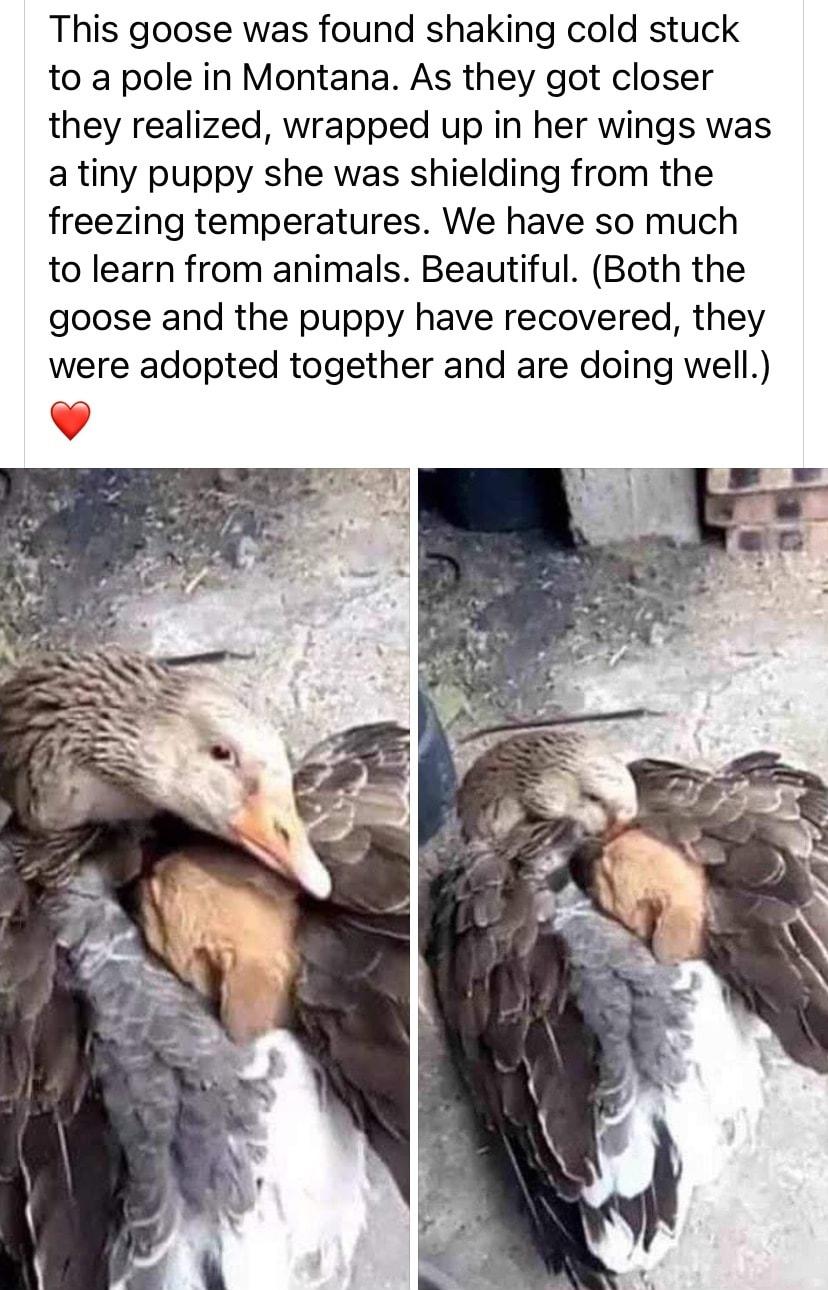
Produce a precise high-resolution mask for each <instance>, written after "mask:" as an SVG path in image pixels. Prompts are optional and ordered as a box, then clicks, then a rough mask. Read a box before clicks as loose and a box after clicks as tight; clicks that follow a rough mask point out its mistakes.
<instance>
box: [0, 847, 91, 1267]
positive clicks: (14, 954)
mask: <svg viewBox="0 0 828 1290" xmlns="http://www.w3.org/2000/svg"><path fill="white" fill-rule="evenodd" d="M12 841H13V840H12V839H11V838H10V837H9V835H8V834H7V835H5V837H4V838H3V839H0V1243H1V1244H2V1246H3V1247H4V1250H5V1253H6V1256H7V1258H8V1261H9V1265H10V1266H9V1268H8V1269H7V1275H8V1277H9V1280H8V1282H7V1281H4V1282H3V1284H4V1285H5V1284H9V1285H10V1286H13V1287H16V1286H18V1285H19V1286H20V1287H21V1290H22V1288H23V1287H28V1286H29V1285H35V1284H37V1285H38V1286H41V1287H43V1290H57V1287H60V1288H61V1290H84V1288H86V1290H106V1286H107V1284H108V1281H107V1275H106V1247H107V1240H108V1237H109V1233H110V1228H111V1220H112V1215H113V1211H114V1205H115V1199H114V1197H115V1188H116V1182H117V1179H116V1173H115V1168H114V1157H113V1153H112V1149H111V1148H112V1143H111V1134H110V1131H109V1127H108V1124H107V1120H106V1115H105V1113H104V1110H103V1107H102V1105H101V1102H100V1099H99V1097H98V1095H97V1092H96V1090H95V1088H94V1086H93V1083H92V1079H91V1070H90V1064H89V1058H88V1050H87V1042H86V1039H87V1036H86V1026H85V1021H84V1018H83V1016H82V1013H81V1010H80V1007H79V1005H78V1002H77V1000H76V998H75V997H74V995H73V994H72V992H71V990H70V989H69V988H68V985H67V975H68V973H67V962H66V956H65V953H64V951H63V950H62V949H61V947H60V946H59V945H58V943H57V939H56V937H55V934H54V929H53V927H52V925H51V922H50V920H49V917H48V914H47V910H46V908H45V907H44V901H43V900H42V899H39V898H38V897H37V896H35V895H33V893H32V892H31V890H30V889H29V888H28V887H27V885H26V884H25V883H24V882H23V881H22V880H21V878H20V876H19V873H18V867H17V858H16V855H15V848H14V846H13V844H12ZM35 1267H36V1268H37V1274H35ZM12 1269H14V1271H12ZM12 1278H14V1279H12Z"/></svg>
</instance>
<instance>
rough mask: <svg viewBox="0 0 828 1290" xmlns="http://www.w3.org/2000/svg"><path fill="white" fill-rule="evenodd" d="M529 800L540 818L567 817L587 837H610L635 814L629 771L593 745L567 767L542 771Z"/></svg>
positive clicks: (611, 756) (609, 754)
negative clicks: (578, 826) (578, 825)
mask: <svg viewBox="0 0 828 1290" xmlns="http://www.w3.org/2000/svg"><path fill="white" fill-rule="evenodd" d="M530 797H531V803H532V806H533V808H534V810H535V811H536V812H537V813H538V814H539V815H540V816H541V818H545V819H555V818H559V817H562V816H564V817H567V818H569V819H571V820H573V821H574V822H575V823H576V824H580V826H581V828H582V829H583V830H584V833H585V834H586V835H587V836H588V837H596V838H608V837H611V836H614V835H615V834H616V833H617V832H619V831H621V830H622V829H624V828H626V826H627V825H628V824H630V823H631V822H632V821H633V820H634V819H635V817H636V815H637V814H638V797H637V794H636V789H635V783H634V781H633V778H632V775H631V774H630V772H629V770H628V769H627V767H626V766H625V765H624V762H623V761H621V759H620V758H619V757H616V756H614V755H613V754H612V753H608V752H606V751H605V750H602V749H599V748H596V747H595V745H592V746H589V747H585V748H584V749H583V752H582V754H581V755H578V756H577V757H574V758H572V759H571V760H570V761H569V764H567V765H561V766H555V765H554V764H550V765H548V766H546V767H544V769H543V770H542V771H541V773H540V774H539V776H538V779H537V782H536V784H535V785H534V786H533V789H532V791H531V793H530Z"/></svg>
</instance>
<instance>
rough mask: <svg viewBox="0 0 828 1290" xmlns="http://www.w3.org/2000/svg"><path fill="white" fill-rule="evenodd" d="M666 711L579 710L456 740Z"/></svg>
mask: <svg viewBox="0 0 828 1290" xmlns="http://www.w3.org/2000/svg"><path fill="white" fill-rule="evenodd" d="M667 715H668V713H666V712H655V711H654V710H653V709H651V708H622V709H621V710H620V711H618V712H581V713H578V714H577V715H576V716H572V715H570V716H567V715H566V714H565V713H564V714H562V715H561V716H559V717H547V718H545V719H544V720H542V721H515V722H507V723H506V724H505V725H502V726H487V727H486V728H485V730H475V731H474V733H473V734H470V735H464V736H463V738H462V739H460V740H458V742H459V743H461V744H468V743H471V742H472V740H473V739H482V738H483V737H484V736H485V735H499V734H501V733H503V732H504V731H507V730H548V729H551V728H553V727H555V726H577V725H583V724H586V723H587V722H590V721H637V720H639V718H641V717H666V716H667Z"/></svg>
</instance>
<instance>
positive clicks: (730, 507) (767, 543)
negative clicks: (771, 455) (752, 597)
mask: <svg viewBox="0 0 828 1290" xmlns="http://www.w3.org/2000/svg"><path fill="white" fill-rule="evenodd" d="M705 519H706V520H707V523H708V524H711V525H713V527H714V528H723V529H724V530H725V533H726V540H727V549H728V551H731V552H733V553H735V554H750V555H755V554H761V553H765V552H778V551H805V552H807V553H808V554H809V555H823V556H824V555H828V469H825V470H817V469H805V468H803V469H801V470H795V469H790V470H783V469H776V468H775V469H768V470H708V472H707V498H706V501H705Z"/></svg>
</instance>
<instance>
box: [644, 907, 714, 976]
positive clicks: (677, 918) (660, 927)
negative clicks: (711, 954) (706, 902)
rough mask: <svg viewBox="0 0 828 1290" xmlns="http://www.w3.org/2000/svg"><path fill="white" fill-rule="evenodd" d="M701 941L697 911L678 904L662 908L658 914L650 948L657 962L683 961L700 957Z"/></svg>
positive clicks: (701, 928) (701, 932) (701, 951)
mask: <svg viewBox="0 0 828 1290" xmlns="http://www.w3.org/2000/svg"><path fill="white" fill-rule="evenodd" d="M703 942H704V926H703V922H702V920H701V919H700V918H699V916H698V912H697V911H695V910H692V909H688V908H683V907H682V906H681V905H678V906H674V907H672V908H668V909H665V910H663V911H662V913H661V915H660V916H659V918H658V920H657V922H656V927H655V931H654V932H653V942H652V950H653V954H654V956H655V957H656V958H657V959H658V961H659V963H669V964H676V963H683V962H685V960H687V959H700V958H701V957H702V953H703Z"/></svg>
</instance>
